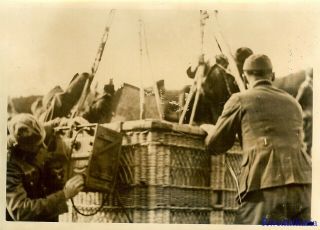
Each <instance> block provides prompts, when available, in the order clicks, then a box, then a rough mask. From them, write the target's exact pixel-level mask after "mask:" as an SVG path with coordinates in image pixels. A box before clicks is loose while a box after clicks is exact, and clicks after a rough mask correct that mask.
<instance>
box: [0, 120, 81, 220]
mask: <svg viewBox="0 0 320 230" xmlns="http://www.w3.org/2000/svg"><path fill="white" fill-rule="evenodd" d="M8 130H9V136H8V160H7V187H6V219H7V220H11V221H58V215H59V214H62V213H64V212H67V205H66V201H67V200H68V199H69V198H72V197H73V196H75V195H77V194H78V193H79V192H80V191H81V190H82V188H83V184H84V180H83V178H82V176H80V175H78V176H75V177H72V178H71V179H69V180H68V181H67V182H66V184H65V185H64V188H62V189H61V190H58V191H55V192H53V193H51V192H49V191H48V188H47V187H46V183H45V182H48V181H50V178H46V175H47V174H46V173H44V161H45V157H46V155H45V153H46V151H45V145H44V139H45V136H46V131H45V128H44V126H43V125H42V124H41V123H39V122H38V121H37V119H36V118H35V117H34V116H32V115H30V114H18V115H16V116H14V117H13V118H12V119H11V121H10V122H9V123H8Z"/></svg>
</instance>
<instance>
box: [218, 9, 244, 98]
mask: <svg viewBox="0 0 320 230" xmlns="http://www.w3.org/2000/svg"><path fill="white" fill-rule="evenodd" d="M214 15H215V17H214V19H215V20H214V38H215V40H216V42H217V45H218V47H219V49H220V48H222V46H221V43H222V44H223V45H224V46H225V47H226V49H227V54H228V55H229V57H231V61H230V63H229V64H230V69H231V71H232V73H233V75H234V77H235V80H236V82H237V85H238V87H239V89H240V91H241V92H242V91H245V89H246V88H245V84H244V82H243V81H242V79H241V77H240V74H239V71H238V68H237V65H236V62H235V58H234V56H233V54H232V51H231V48H230V46H229V44H228V42H227V40H226V39H225V37H224V35H223V33H222V30H221V26H220V23H219V20H218V11H217V10H215V11H214ZM219 40H220V42H219ZM221 52H222V49H221Z"/></svg>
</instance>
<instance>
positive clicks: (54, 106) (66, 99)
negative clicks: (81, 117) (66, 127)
mask: <svg viewBox="0 0 320 230" xmlns="http://www.w3.org/2000/svg"><path fill="white" fill-rule="evenodd" d="M91 78H92V76H91V75H90V74H88V73H82V74H80V75H78V74H76V75H75V76H74V77H73V78H72V80H71V82H70V84H69V86H68V88H67V89H66V90H65V91H64V92H59V91H58V93H56V92H54V94H53V95H52V97H48V103H46V102H43V103H44V104H46V105H48V106H47V107H45V108H44V109H45V112H44V114H43V115H42V116H41V121H50V120H53V119H55V118H57V117H60V118H61V117H67V116H68V115H69V113H70V112H71V109H72V108H73V107H74V106H75V104H76V103H77V102H78V100H79V98H80V96H81V93H82V91H83V88H84V86H85V84H86V81H87V80H90V79H91ZM43 106H45V105H43Z"/></svg>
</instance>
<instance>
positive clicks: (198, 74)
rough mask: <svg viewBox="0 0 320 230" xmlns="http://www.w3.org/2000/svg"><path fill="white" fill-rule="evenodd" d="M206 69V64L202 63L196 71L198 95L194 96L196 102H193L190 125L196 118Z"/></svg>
mask: <svg viewBox="0 0 320 230" xmlns="http://www.w3.org/2000/svg"><path fill="white" fill-rule="evenodd" d="M204 70H205V65H204V64H201V65H199V66H198V69H197V72H196V76H195V79H196V96H195V98H194V103H193V107H192V111H191V116H190V120H189V125H192V123H193V120H194V116H195V113H196V110H197V106H198V102H199V98H200V91H201V83H202V79H203V77H204Z"/></svg>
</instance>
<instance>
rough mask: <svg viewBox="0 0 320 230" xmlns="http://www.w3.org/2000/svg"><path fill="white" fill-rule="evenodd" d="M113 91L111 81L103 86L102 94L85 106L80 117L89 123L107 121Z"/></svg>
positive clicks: (109, 118) (109, 116)
mask: <svg viewBox="0 0 320 230" xmlns="http://www.w3.org/2000/svg"><path fill="white" fill-rule="evenodd" d="M114 93H115V90H114V85H113V81H112V80H110V82H109V84H108V85H105V86H104V88H103V94H102V95H101V96H99V97H97V98H96V99H95V100H94V101H93V102H92V104H91V105H89V106H87V107H86V108H85V111H84V112H83V114H82V117H83V118H85V119H86V120H87V121H89V122H90V123H107V122H110V120H111V117H112V107H111V106H112V97H113V95H114Z"/></svg>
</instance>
